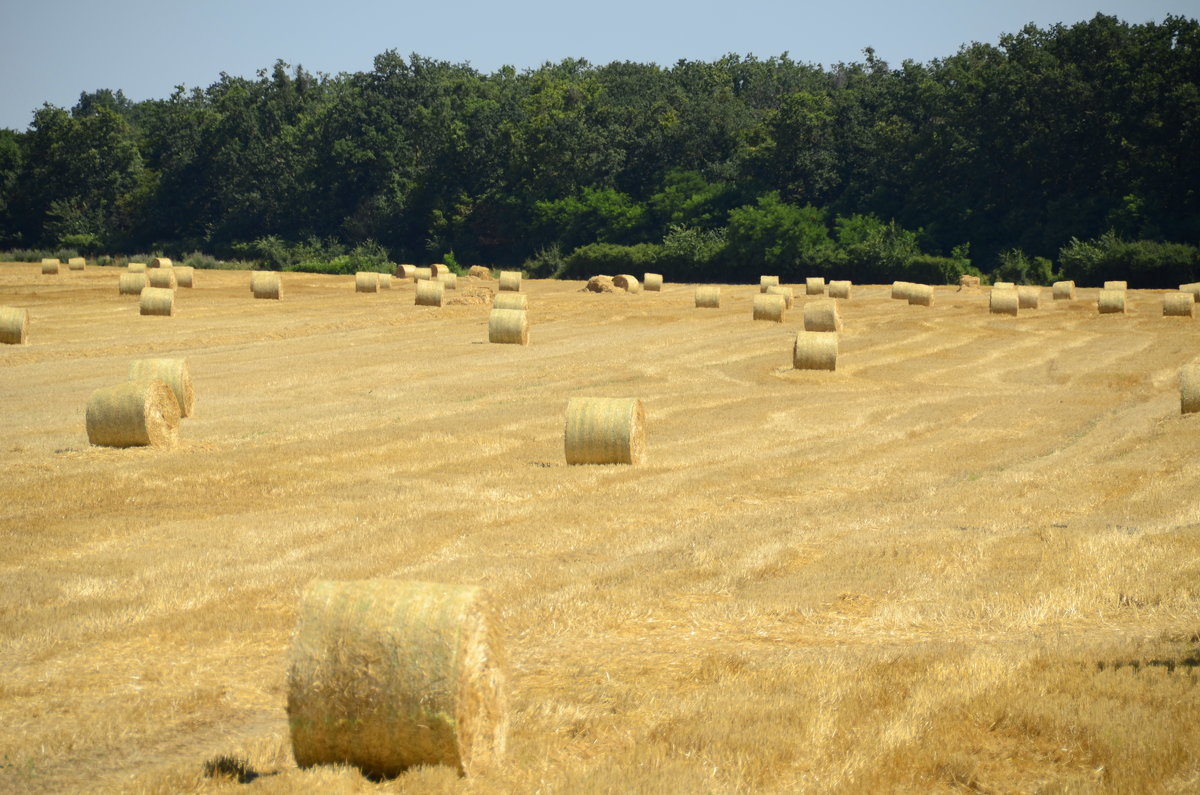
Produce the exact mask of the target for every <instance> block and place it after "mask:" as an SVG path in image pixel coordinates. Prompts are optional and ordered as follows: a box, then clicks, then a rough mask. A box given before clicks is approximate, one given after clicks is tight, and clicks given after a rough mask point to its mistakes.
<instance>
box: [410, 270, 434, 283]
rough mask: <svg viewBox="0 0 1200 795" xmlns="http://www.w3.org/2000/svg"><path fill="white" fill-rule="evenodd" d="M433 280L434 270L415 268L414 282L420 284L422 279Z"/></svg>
mask: <svg viewBox="0 0 1200 795" xmlns="http://www.w3.org/2000/svg"><path fill="white" fill-rule="evenodd" d="M432 278H433V268H413V281H414V282H419V281H421V280H422V279H424V280H426V281H429V280H431V279H432Z"/></svg>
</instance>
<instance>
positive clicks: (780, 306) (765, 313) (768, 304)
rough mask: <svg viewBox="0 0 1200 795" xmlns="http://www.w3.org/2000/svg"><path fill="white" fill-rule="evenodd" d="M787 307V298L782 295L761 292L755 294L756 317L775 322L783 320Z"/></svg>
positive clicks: (756, 318)
mask: <svg viewBox="0 0 1200 795" xmlns="http://www.w3.org/2000/svg"><path fill="white" fill-rule="evenodd" d="M785 309H787V299H785V298H784V297H783V296H782V295H775V294H772V293H759V294H758V295H756V296H754V315H753V317H754V319H755V320H770V321H772V322H775V323H782V322H783V312H784V310H785Z"/></svg>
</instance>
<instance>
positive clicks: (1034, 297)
mask: <svg viewBox="0 0 1200 795" xmlns="http://www.w3.org/2000/svg"><path fill="white" fill-rule="evenodd" d="M1041 298H1042V288H1041V287H1032V286H1028V285H1021V286H1020V287H1018V288H1017V305H1018V306H1019V307H1020V308H1021V309H1037V308H1038V303H1040V301H1041Z"/></svg>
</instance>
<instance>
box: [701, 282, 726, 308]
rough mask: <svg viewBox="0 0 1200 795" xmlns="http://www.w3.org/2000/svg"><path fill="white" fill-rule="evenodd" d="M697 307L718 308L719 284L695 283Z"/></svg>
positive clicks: (719, 304)
mask: <svg viewBox="0 0 1200 795" xmlns="http://www.w3.org/2000/svg"><path fill="white" fill-rule="evenodd" d="M696 308H697V309H720V308H721V286H720V285H719V284H699V285H696Z"/></svg>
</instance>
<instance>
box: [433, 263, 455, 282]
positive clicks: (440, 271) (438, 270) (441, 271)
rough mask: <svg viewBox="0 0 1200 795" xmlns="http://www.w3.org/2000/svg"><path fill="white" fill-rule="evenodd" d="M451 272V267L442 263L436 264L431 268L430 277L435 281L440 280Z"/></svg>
mask: <svg viewBox="0 0 1200 795" xmlns="http://www.w3.org/2000/svg"><path fill="white" fill-rule="evenodd" d="M450 272H451V271H450V266H449V265H444V264H442V263H441V262H435V263H433V264H432V265H430V266H429V275H430V276H432V277H433V278H435V279H440V278H442V277H443V276H445V275H446V274H447V273H450Z"/></svg>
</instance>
